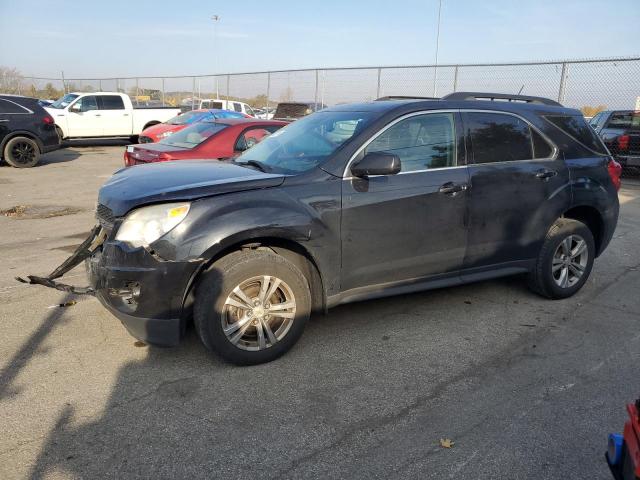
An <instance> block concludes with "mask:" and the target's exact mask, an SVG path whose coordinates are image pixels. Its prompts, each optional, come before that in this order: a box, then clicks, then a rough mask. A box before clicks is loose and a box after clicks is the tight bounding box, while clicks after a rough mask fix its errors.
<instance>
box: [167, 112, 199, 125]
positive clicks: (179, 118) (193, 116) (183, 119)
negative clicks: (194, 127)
mask: <svg viewBox="0 0 640 480" xmlns="http://www.w3.org/2000/svg"><path fill="white" fill-rule="evenodd" d="M206 115H207V112H187V113H183V114H182V115H176V116H175V117H173V118H170V119H169V120H167V122H166V123H167V124H169V125H189V124H190V123H194V122H199V121H200V120H202V119H203V118H204V117H205V116H206Z"/></svg>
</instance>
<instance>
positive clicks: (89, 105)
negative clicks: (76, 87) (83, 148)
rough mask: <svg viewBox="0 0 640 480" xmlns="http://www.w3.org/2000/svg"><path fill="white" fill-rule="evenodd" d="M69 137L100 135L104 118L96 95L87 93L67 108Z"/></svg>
mask: <svg viewBox="0 0 640 480" xmlns="http://www.w3.org/2000/svg"><path fill="white" fill-rule="evenodd" d="M67 128H68V132H67V136H68V137H100V136H102V135H103V133H102V131H103V129H102V120H101V117H100V111H99V110H98V101H97V98H96V96H95V95H85V96H83V97H80V98H78V99H77V100H76V101H75V102H73V103H72V104H71V105H69V108H68V109H67Z"/></svg>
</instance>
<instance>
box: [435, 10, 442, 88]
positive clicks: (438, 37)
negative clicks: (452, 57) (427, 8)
mask: <svg viewBox="0 0 640 480" xmlns="http://www.w3.org/2000/svg"><path fill="white" fill-rule="evenodd" d="M441 11H442V0H438V30H437V33H436V61H435V65H434V67H433V96H434V97H435V96H436V93H437V91H438V87H437V86H436V82H437V81H438V50H439V48H440V12H441Z"/></svg>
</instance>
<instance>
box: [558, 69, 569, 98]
mask: <svg viewBox="0 0 640 480" xmlns="http://www.w3.org/2000/svg"><path fill="white" fill-rule="evenodd" d="M566 87H567V64H566V63H562V72H561V73H560V87H559V88H558V103H562V102H564V92H565V88H566Z"/></svg>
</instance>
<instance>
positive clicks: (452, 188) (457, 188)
mask: <svg viewBox="0 0 640 480" xmlns="http://www.w3.org/2000/svg"><path fill="white" fill-rule="evenodd" d="M466 189H467V185H466V184H464V183H453V182H447V183H445V184H444V185H442V186H441V187H440V188H439V189H438V192H439V193H444V194H449V195H455V194H456V193H459V192H463V191H465V190H466Z"/></svg>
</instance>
